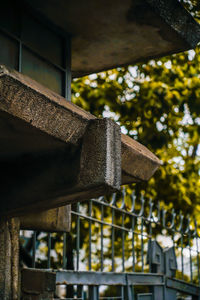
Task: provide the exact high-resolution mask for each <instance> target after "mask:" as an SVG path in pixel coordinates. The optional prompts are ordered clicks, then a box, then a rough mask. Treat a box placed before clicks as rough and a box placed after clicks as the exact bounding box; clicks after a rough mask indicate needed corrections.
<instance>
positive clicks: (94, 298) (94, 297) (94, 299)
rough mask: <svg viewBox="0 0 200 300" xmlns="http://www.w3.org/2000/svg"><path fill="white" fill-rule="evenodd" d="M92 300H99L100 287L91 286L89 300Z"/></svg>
mask: <svg viewBox="0 0 200 300" xmlns="http://www.w3.org/2000/svg"><path fill="white" fill-rule="evenodd" d="M88 299H90V300H99V287H98V286H96V285H91V286H89V298H88Z"/></svg>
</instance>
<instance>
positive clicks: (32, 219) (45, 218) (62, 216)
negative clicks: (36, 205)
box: [20, 204, 71, 232]
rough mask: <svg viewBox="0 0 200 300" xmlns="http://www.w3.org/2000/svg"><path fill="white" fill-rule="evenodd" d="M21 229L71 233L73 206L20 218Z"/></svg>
mask: <svg viewBox="0 0 200 300" xmlns="http://www.w3.org/2000/svg"><path fill="white" fill-rule="evenodd" d="M20 229H24V230H38V231H47V232H69V231H70V229H71V205H70V204H69V205H65V206H61V207H57V208H53V209H49V210H47V211H42V212H37V213H30V214H28V213H27V214H25V215H23V216H21V217H20Z"/></svg>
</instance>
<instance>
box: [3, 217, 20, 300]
mask: <svg viewBox="0 0 200 300" xmlns="http://www.w3.org/2000/svg"><path fill="white" fill-rule="evenodd" d="M19 290H20V288H19V219H17V218H13V219H6V218H1V221H0V299H2V300H18V299H19Z"/></svg>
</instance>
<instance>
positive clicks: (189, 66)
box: [72, 48, 200, 214]
mask: <svg viewBox="0 0 200 300" xmlns="http://www.w3.org/2000/svg"><path fill="white" fill-rule="evenodd" d="M199 69H200V56H199V48H197V49H196V51H195V52H194V51H190V52H185V53H181V54H178V55H173V56H171V57H165V58H162V59H159V60H151V61H149V62H148V63H145V64H138V65H137V66H136V67H128V68H119V69H115V70H111V71H107V72H103V73H100V74H94V75H92V76H89V77H84V78H80V79H76V80H74V82H73V85H72V87H73V98H72V99H73V102H74V103H76V104H77V105H79V106H81V107H83V108H84V109H86V110H88V111H90V112H91V113H92V114H94V115H96V116H97V117H101V116H110V117H111V118H113V119H114V120H116V121H117V122H118V123H119V124H120V125H121V126H122V130H123V131H125V132H126V133H127V134H128V135H129V136H131V137H132V138H134V139H136V140H137V141H139V142H140V143H142V144H144V145H145V146H147V147H148V148H149V149H150V150H151V151H153V152H154V153H155V154H156V155H157V156H158V157H159V158H160V159H161V161H162V163H163V165H162V166H161V167H160V169H159V170H158V171H157V173H156V174H155V175H154V177H153V178H152V179H151V180H150V181H149V182H148V183H142V184H137V185H136V190H137V193H138V194H139V193H140V192H141V191H143V192H144V193H145V196H146V197H147V198H149V197H151V198H152V199H153V200H155V201H157V200H163V202H164V203H165V204H166V205H167V206H168V207H171V206H172V205H173V206H174V207H175V209H176V210H177V211H179V210H180V209H182V210H183V212H184V213H185V214H186V213H194V214H197V213H199V209H200V197H199V196H200V193H199V191H200V181H199V166H200V161H199V157H198V147H199V133H200V118H199V117H198V116H199V114H200V75H199Z"/></svg>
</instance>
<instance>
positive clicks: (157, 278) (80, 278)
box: [56, 271, 164, 286]
mask: <svg viewBox="0 0 200 300" xmlns="http://www.w3.org/2000/svg"><path fill="white" fill-rule="evenodd" d="M163 283H164V279H163V276H162V275H159V274H147V273H114V272H86V271H76V272H75V271H56V284H58V285H59V284H78V285H79V284H80V285H122V286H125V285H127V284H128V285H149V286H150V285H163Z"/></svg>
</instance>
